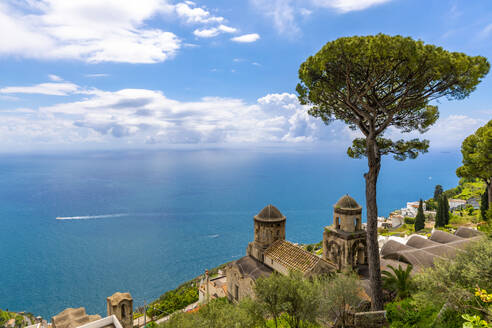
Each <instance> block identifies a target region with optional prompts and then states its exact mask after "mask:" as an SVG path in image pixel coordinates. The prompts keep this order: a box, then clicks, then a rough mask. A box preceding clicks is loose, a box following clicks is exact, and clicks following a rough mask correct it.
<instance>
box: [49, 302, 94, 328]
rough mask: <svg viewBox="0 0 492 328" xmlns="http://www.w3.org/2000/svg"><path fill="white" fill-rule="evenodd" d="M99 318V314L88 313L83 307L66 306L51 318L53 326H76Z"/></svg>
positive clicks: (73, 327)
mask: <svg viewBox="0 0 492 328" xmlns="http://www.w3.org/2000/svg"><path fill="white" fill-rule="evenodd" d="M99 319H101V316H100V315H97V314H96V315H88V314H87V313H86V312H85V308H83V307H80V308H77V309H74V308H68V309H65V310H63V311H62V312H60V313H58V314H57V315H55V316H54V317H52V318H51V322H52V323H53V327H56V328H77V327H80V326H82V325H85V324H87V323H89V322H92V321H96V320H99Z"/></svg>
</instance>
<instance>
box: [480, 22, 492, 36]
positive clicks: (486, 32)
mask: <svg viewBox="0 0 492 328" xmlns="http://www.w3.org/2000/svg"><path fill="white" fill-rule="evenodd" d="M490 32H492V24H489V25H487V26H485V27H484V28H483V29H482V31H481V32H480V36H481V37H482V38H486V37H488V36H489V35H490Z"/></svg>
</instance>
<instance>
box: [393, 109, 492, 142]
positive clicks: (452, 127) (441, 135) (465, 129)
mask: <svg viewBox="0 0 492 328" xmlns="http://www.w3.org/2000/svg"><path fill="white" fill-rule="evenodd" d="M485 123H486V121H485V120H481V119H476V118H472V117H469V116H466V115H450V116H447V117H443V118H439V120H438V121H437V122H436V124H434V125H433V126H432V127H431V128H430V129H429V131H427V132H426V133H424V134H420V133H418V132H417V131H413V132H410V133H401V132H400V131H399V130H398V129H396V128H393V127H391V128H389V129H388V130H387V131H388V132H387V133H386V136H388V137H390V138H391V139H394V140H397V139H411V138H419V139H429V140H430V146H431V147H433V148H434V147H435V148H456V149H459V147H460V146H461V143H462V142H463V140H464V139H465V138H466V137H467V136H469V135H470V134H472V133H474V132H475V130H476V129H478V128H479V127H480V126H482V125H483V124H485Z"/></svg>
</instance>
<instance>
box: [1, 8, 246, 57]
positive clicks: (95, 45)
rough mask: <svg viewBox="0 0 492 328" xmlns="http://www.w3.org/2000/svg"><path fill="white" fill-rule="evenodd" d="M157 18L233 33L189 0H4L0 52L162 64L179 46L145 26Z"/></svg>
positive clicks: (166, 33)
mask: <svg viewBox="0 0 492 328" xmlns="http://www.w3.org/2000/svg"><path fill="white" fill-rule="evenodd" d="M162 16H166V17H177V18H178V19H180V20H183V21H185V23H187V24H202V25H203V24H219V25H218V26H216V27H213V29H214V31H215V32H214V33H234V32H236V29H235V28H234V27H230V26H227V25H225V24H223V22H225V19H224V18H223V17H220V16H214V15H212V14H211V13H210V12H209V11H208V10H206V9H204V8H201V7H196V5H195V4H194V3H193V2H191V1H185V2H180V3H177V4H170V3H169V2H168V0H139V1H133V0H70V1H66V0H38V1H34V0H25V1H14V0H8V1H6V2H5V1H4V2H2V3H0V36H1V38H2V42H1V43H0V54H6V55H15V56H20V57H28V58H37V59H76V60H82V61H86V62H91V63H92V62H125V63H157V62H162V61H165V60H167V59H169V58H172V57H173V56H175V55H176V53H177V51H178V50H179V49H180V48H181V46H182V41H181V39H180V38H178V37H177V36H176V35H175V34H174V33H172V32H169V31H164V30H162V29H160V28H155V27H152V26H149V22H150V21H151V20H152V19H155V18H156V17H162ZM203 29H208V27H204V28H203ZM197 31H199V30H197ZM202 33H205V32H202ZM209 33H211V32H209Z"/></svg>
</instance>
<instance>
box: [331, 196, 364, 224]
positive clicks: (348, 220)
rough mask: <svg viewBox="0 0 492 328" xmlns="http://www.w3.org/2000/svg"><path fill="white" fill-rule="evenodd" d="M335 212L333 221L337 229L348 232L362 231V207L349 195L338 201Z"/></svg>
mask: <svg viewBox="0 0 492 328" xmlns="http://www.w3.org/2000/svg"><path fill="white" fill-rule="evenodd" d="M333 212H334V213H333V221H334V223H335V228H336V229H341V230H344V231H347V232H354V231H356V230H361V229H362V223H361V214H362V207H361V206H360V205H359V204H358V203H357V202H356V201H355V199H353V198H352V197H350V196H349V195H348V194H347V195H345V196H342V197H341V198H340V199H339V200H338V202H337V203H336V204H335V206H334V210H333Z"/></svg>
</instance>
